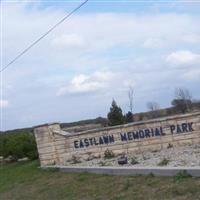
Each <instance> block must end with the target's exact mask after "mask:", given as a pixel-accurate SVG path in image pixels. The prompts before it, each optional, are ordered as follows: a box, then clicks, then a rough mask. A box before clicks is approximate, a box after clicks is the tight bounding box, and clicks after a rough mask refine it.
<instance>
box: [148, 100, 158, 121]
mask: <svg viewBox="0 0 200 200" xmlns="http://www.w3.org/2000/svg"><path fill="white" fill-rule="evenodd" d="M147 108H148V109H149V111H150V112H149V113H148V116H149V118H150V119H152V118H156V117H159V115H160V112H159V109H160V106H159V104H158V103H157V102H148V103H147Z"/></svg>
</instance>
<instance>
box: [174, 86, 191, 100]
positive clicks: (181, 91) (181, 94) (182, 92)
mask: <svg viewBox="0 0 200 200" xmlns="http://www.w3.org/2000/svg"><path fill="white" fill-rule="evenodd" d="M175 98H176V99H183V100H190V101H191V100H192V95H191V94H190V91H189V90H188V89H186V88H176V89H175Z"/></svg>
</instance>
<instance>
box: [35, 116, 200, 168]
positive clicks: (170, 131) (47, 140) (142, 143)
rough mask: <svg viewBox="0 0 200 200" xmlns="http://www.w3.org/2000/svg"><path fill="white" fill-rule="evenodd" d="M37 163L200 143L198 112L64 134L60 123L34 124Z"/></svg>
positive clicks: (43, 163) (52, 163) (60, 163)
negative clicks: (108, 152) (37, 155)
mask: <svg viewBox="0 0 200 200" xmlns="http://www.w3.org/2000/svg"><path fill="white" fill-rule="evenodd" d="M34 133H35V138H36V142H37V147H38V152H39V158H40V163H41V166H47V165H65V163H66V162H67V161H69V160H71V159H72V158H74V157H76V156H78V157H81V158H82V159H88V158H89V157H91V155H92V156H103V155H104V152H105V151H106V150H107V149H109V150H111V151H112V152H113V153H115V154H121V153H129V152H141V153H142V152H144V151H149V150H150V151H154V150H160V149H162V148H167V147H169V146H178V145H185V144H198V143H199V144H200V112H196V113H190V114H184V115H176V116H171V117H166V118H159V119H154V120H148V121H141V122H135V123H130V124H125V125H120V126H114V127H106V128H100V129H94V130H89V131H84V132H79V133H68V132H65V131H62V130H61V129H60V125H59V124H57V123H55V124H46V125H42V126H38V127H35V129H34Z"/></svg>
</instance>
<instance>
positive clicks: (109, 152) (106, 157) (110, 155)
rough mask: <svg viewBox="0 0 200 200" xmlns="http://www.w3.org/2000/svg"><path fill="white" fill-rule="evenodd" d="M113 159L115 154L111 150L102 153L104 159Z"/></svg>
mask: <svg viewBox="0 0 200 200" xmlns="http://www.w3.org/2000/svg"><path fill="white" fill-rule="evenodd" d="M114 157H115V154H114V153H113V152H112V151H111V150H109V149H106V151H105V152H104V158H105V159H110V158H114Z"/></svg>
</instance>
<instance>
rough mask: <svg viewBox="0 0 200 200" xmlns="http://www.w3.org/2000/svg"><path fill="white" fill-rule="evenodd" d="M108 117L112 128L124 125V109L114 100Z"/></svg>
mask: <svg viewBox="0 0 200 200" xmlns="http://www.w3.org/2000/svg"><path fill="white" fill-rule="evenodd" d="M107 116H108V121H109V125H110V126H115V125H120V124H123V123H124V116H123V114H122V109H121V108H120V107H119V106H118V105H117V103H116V101H115V100H114V99H113V101H112V105H111V107H110V112H109V113H108V115H107Z"/></svg>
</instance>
